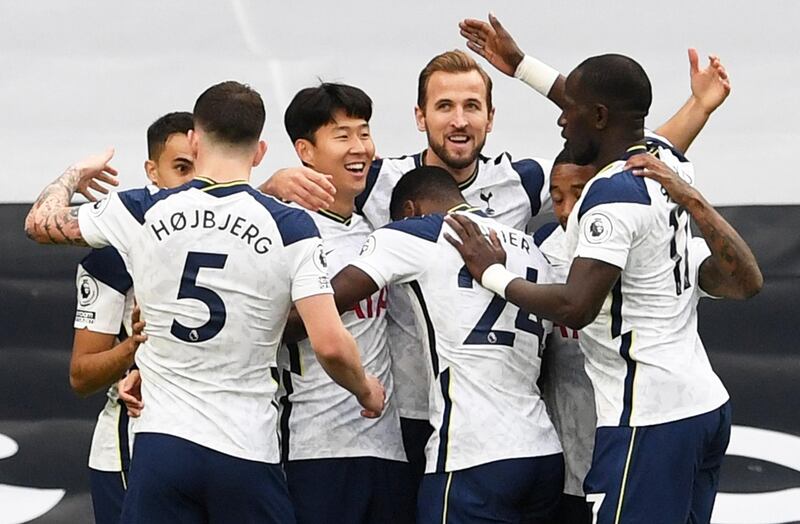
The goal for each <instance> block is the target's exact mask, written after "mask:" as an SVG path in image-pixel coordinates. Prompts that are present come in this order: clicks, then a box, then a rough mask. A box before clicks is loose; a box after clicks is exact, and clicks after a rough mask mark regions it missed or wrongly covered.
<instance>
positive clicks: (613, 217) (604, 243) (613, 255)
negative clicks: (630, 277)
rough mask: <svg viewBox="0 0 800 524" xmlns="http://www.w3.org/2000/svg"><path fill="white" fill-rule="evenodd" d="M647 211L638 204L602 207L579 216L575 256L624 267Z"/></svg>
mask: <svg viewBox="0 0 800 524" xmlns="http://www.w3.org/2000/svg"><path fill="white" fill-rule="evenodd" d="M648 210H649V208H648V207H647V206H641V205H638V204H627V203H619V204H604V205H599V206H595V207H593V208H592V209H591V210H589V211H588V212H587V213H585V214H584V215H583V216H581V217H580V219H579V222H578V239H577V242H578V243H577V248H576V250H575V256H576V257H581V258H592V259H595V260H600V261H602V262H606V263H608V264H611V265H613V266H617V267H618V268H620V269H624V268H625V264H626V263H627V261H628V254H629V252H630V250H631V247H632V246H633V243H634V241H635V239H636V238H637V235H638V234H639V232H640V231H641V224H642V223H643V222H644V219H645V215H646V213H647V211H648Z"/></svg>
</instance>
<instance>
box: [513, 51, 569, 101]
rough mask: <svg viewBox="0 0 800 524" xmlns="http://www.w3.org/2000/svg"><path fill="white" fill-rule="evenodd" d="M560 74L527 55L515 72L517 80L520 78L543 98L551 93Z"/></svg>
mask: <svg viewBox="0 0 800 524" xmlns="http://www.w3.org/2000/svg"><path fill="white" fill-rule="evenodd" d="M560 74H561V73H559V72H558V71H557V70H555V69H553V68H552V67H550V66H549V65H547V64H545V63H544V62H541V61H540V60H537V59H536V58H534V57H532V56H529V55H525V57H524V58H523V59H522V61H521V62H520V63H519V65H518V66H517V70H516V71H514V77H515V78H519V79H520V80H522V81H523V82H525V83H526V84H528V85H529V86H531V87H532V88H534V89H535V90H536V91H538V92H539V93H541V94H542V95H543V96H547V95H548V93H550V89H551V88H552V87H553V84H555V83H556V80H558V76H559V75H560Z"/></svg>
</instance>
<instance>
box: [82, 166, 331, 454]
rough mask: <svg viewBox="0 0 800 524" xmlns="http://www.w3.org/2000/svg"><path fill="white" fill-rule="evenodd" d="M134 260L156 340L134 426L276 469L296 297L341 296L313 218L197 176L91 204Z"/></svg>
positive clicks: (141, 360)
mask: <svg viewBox="0 0 800 524" xmlns="http://www.w3.org/2000/svg"><path fill="white" fill-rule="evenodd" d="M78 218H79V223H80V228H81V233H82V235H83V237H84V239H85V240H86V241H87V242H88V243H89V244H90V245H92V246H95V247H100V246H104V245H107V244H111V245H113V246H114V247H116V248H117V249H118V250H119V251H120V253H121V254H122V256H123V258H124V259H125V260H126V262H127V263H128V264H129V265H130V273H131V274H132V275H133V282H134V288H135V289H136V298H137V300H138V301H139V304H140V307H141V309H142V317H143V318H144V319H145V321H146V322H147V334H148V337H149V338H148V340H147V341H146V342H145V343H143V344H142V345H141V346H140V347H139V350H138V351H137V353H136V363H137V365H138V366H139V370H140V372H141V374H142V398H143V400H144V403H145V406H146V407H145V409H144V410H143V411H142V415H141V417H140V418H139V420H138V421H137V422H136V425H135V428H134V429H135V431H136V432H137V433H140V432H150V433H165V434H168V435H174V436H176V437H180V438H183V439H186V440H189V441H192V442H194V443H197V444H200V445H202V446H205V447H208V448H211V449H214V450H216V451H219V452H221V453H225V454H228V455H232V456H235V457H239V458H243V459H248V460H256V461H262V462H269V463H277V462H278V461H279V459H280V457H279V453H278V434H277V426H278V423H277V422H278V413H277V404H276V403H275V401H274V396H275V392H276V389H277V382H276V381H275V380H274V378H273V376H272V369H271V368H274V367H275V366H276V362H275V357H276V353H277V349H278V345H279V343H280V339H281V336H282V333H283V329H284V326H285V324H286V319H287V317H288V314H289V309H290V307H291V304H292V301H297V300H300V299H302V298H306V297H309V296H312V295H317V294H321V293H331V292H332V291H331V288H330V284H329V282H328V278H327V271H326V262H325V254H324V252H323V249H322V243H321V240H320V238H319V232H318V231H317V228H316V226H315V225H314V221H313V220H312V219H311V217H310V216H309V215H308V213H306V212H305V211H303V210H300V209H295V208H291V207H288V206H286V205H284V204H281V203H280V202H278V201H277V200H275V199H273V198H272V197H268V196H265V195H263V194H261V193H259V192H258V191H256V190H255V189H253V188H252V187H250V186H249V185H248V184H247V183H245V182H232V183H227V184H215V183H214V182H212V181H210V180H207V179H202V178H196V179H195V180H193V181H192V182H189V183H187V184H185V185H183V186H181V187H178V188H175V189H169V190H161V191H158V192H157V193H154V194H153V193H151V192H150V191H148V190H146V189H136V190H130V191H124V192H121V193H115V194H112V195H111V196H109V197H108V198H107V199H106V200H104V201H101V202H100V203H98V204H94V205H91V204H87V205H84V206H81V208H80V214H79V217H78Z"/></svg>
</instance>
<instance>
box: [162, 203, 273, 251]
mask: <svg viewBox="0 0 800 524" xmlns="http://www.w3.org/2000/svg"><path fill="white" fill-rule="evenodd" d="M185 229H217V230H219V231H227V232H229V233H230V234H231V235H233V236H235V237H237V238H240V239H242V240H244V241H245V242H247V245H248V246H252V247H253V250H254V251H255V252H256V253H258V254H264V253H267V252H268V251H269V250H270V247H271V246H272V240H271V239H270V238H269V237H267V236H263V235H261V230H259V228H258V226H256V225H255V224H251V223H249V222H248V220H247V219H246V218H244V217H241V216H234V215H231V214H226V215H225V218H224V220H220V219H219V218H218V217H217V215H216V214H215V213H214V211H212V210H210V209H202V210H201V209H195V210H194V211H176V212H175V213H173V214H172V215H170V217H169V218H167V219H164V220H162V219H159V220H158V221H157V222H156V223H154V224H150V230H151V231H152V232H153V234H154V235H155V236H156V239H157V240H158V241H159V242H161V241H162V240H164V239H165V238H167V237H168V236H169V235H171V234H173V233H177V232H178V231H183V230H185Z"/></svg>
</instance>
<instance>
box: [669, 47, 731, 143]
mask: <svg viewBox="0 0 800 524" xmlns="http://www.w3.org/2000/svg"><path fill="white" fill-rule="evenodd" d="M689 79H690V85H691V89H692V94H691V96H690V97H689V99H688V100H687V101H686V103H684V104H683V106H681V108H680V109H679V110H678V112H677V113H675V114H674V115H673V116H672V117H671V118H670V119H669V120H667V121H666V122H665V123H664V124H663V125H662V126H661V127H659V128H658V129H657V130H656V133H658V134H659V135H661V136H663V137H665V138H667V139H668V140H669V141H670V142H672V144H673V145H674V146H675V147H677V148H678V149H680V150H681V151H684V152H686V150H687V149H689V146H690V145H691V144H692V142H693V141H694V139H695V138H697V135H698V134H699V133H700V131H701V130H702V129H703V126H705V125H706V122H708V118H709V117H710V116H711V113H713V112H714V111H715V110H716V109H717V108H718V107H719V106H721V105H722V103H723V102H724V101H725V99H726V98H728V95H729V94H730V93H731V82H730V78H729V77H728V72H727V71H726V70H725V66H723V65H722V62H720V59H719V57H718V56H716V55H709V57H708V66H707V67H705V68H704V69H700V61H699V58H698V56H697V50H696V49H693V48H690V49H689Z"/></svg>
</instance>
